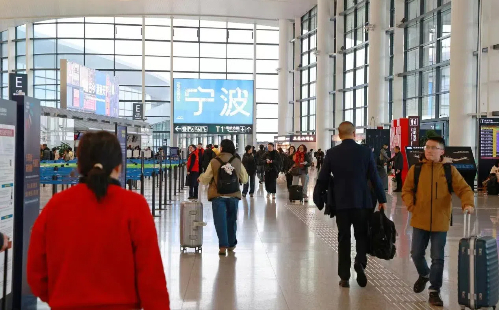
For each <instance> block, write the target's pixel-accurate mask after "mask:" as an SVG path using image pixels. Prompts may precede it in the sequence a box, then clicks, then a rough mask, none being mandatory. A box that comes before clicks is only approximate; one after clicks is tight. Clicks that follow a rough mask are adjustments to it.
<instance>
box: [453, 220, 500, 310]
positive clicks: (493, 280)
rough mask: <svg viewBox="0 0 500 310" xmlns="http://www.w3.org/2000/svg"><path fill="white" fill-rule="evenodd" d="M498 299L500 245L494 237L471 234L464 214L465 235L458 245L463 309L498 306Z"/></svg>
mask: <svg viewBox="0 0 500 310" xmlns="http://www.w3.org/2000/svg"><path fill="white" fill-rule="evenodd" d="M497 303H498V249H497V242H496V240H495V238H493V237H490V236H488V237H478V236H471V235H470V214H467V215H464V238H462V239H461V240H460V244H459V248H458V304H459V305H460V308H461V309H465V308H470V309H481V308H490V307H493V309H495V307H496V305H497Z"/></svg>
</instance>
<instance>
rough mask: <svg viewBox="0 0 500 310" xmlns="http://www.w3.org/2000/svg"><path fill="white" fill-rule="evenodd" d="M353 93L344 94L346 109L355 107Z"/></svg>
mask: <svg viewBox="0 0 500 310" xmlns="http://www.w3.org/2000/svg"><path fill="white" fill-rule="evenodd" d="M353 93H354V92H353V91H352V90H351V91H346V92H345V93H344V109H352V108H353V107H354V101H353Z"/></svg>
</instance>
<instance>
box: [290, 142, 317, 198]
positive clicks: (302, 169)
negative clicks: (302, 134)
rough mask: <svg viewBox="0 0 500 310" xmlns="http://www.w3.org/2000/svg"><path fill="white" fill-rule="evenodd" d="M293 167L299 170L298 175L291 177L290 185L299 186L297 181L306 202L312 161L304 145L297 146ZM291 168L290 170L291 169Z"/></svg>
mask: <svg viewBox="0 0 500 310" xmlns="http://www.w3.org/2000/svg"><path fill="white" fill-rule="evenodd" d="M293 161H294V165H293V168H299V174H298V175H294V176H293V181H292V185H299V180H300V182H301V184H302V198H304V201H305V202H307V200H308V199H309V197H308V196H307V185H308V183H309V167H310V166H311V162H312V159H311V157H310V156H309V154H308V153H307V147H306V146H305V145H304V144H301V145H300V146H299V149H298V150H297V152H296V153H295V155H293ZM293 168H292V169H293Z"/></svg>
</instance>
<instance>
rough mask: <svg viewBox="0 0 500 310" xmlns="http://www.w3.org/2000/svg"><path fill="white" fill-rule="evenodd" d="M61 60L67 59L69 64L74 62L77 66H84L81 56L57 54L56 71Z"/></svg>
mask: <svg viewBox="0 0 500 310" xmlns="http://www.w3.org/2000/svg"><path fill="white" fill-rule="evenodd" d="M61 59H67V60H69V61H71V62H76V63H77V64H80V65H84V63H83V55H77V54H58V55H57V69H59V68H60V67H59V65H60V64H61Z"/></svg>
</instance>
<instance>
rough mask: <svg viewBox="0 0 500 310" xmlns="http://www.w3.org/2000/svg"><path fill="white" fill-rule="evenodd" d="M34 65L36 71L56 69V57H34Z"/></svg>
mask: <svg viewBox="0 0 500 310" xmlns="http://www.w3.org/2000/svg"><path fill="white" fill-rule="evenodd" d="M33 65H34V67H35V69H39V68H49V69H50V68H55V67H56V55H34V56H33Z"/></svg>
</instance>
